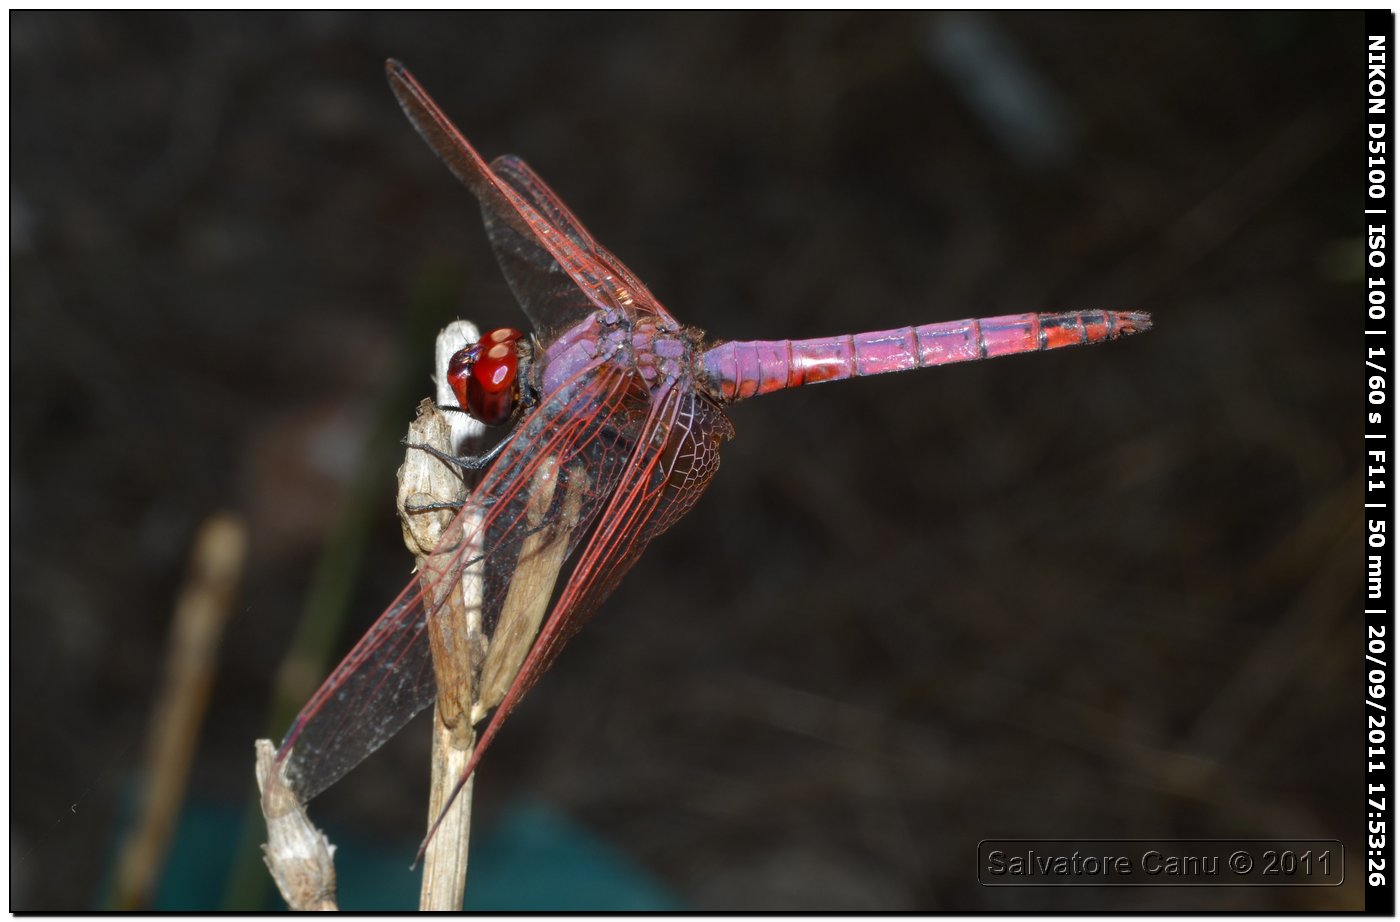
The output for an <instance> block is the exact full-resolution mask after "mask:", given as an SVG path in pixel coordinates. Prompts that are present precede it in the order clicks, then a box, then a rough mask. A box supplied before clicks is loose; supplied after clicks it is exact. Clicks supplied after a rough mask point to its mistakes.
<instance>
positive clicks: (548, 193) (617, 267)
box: [487, 154, 671, 318]
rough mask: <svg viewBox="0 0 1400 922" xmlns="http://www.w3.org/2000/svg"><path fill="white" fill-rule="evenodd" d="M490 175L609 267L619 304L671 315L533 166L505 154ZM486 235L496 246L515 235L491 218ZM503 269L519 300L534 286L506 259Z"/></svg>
mask: <svg viewBox="0 0 1400 922" xmlns="http://www.w3.org/2000/svg"><path fill="white" fill-rule="evenodd" d="M491 171H492V172H493V173H495V174H496V176H497V177H498V178H499V179H501V180H502V181H503V182H505V183H506V184H507V185H509V186H510V187H511V188H512V189H514V190H515V191H516V192H518V193H520V195H521V196H522V197H523V198H524V199H525V200H526V201H528V202H529V203H530V204H531V205H532V206H534V209H535V210H536V211H537V212H539V213H540V214H541V215H543V216H544V217H545V219H546V220H548V221H549V223H550V224H552V225H554V226H555V227H556V228H558V229H559V230H560V231H561V232H562V233H563V234H564V235H565V236H566V237H568V238H569V240H570V241H572V242H573V243H574V244H575V245H576V246H578V247H579V248H580V249H583V250H585V251H587V252H588V253H590V254H591V255H592V256H593V257H594V258H595V259H596V260H597V261H598V262H600V263H602V264H603V265H604V266H606V267H607V268H608V270H609V272H610V274H611V277H612V281H613V282H614V283H615V291H614V294H615V296H616V297H617V299H618V300H619V301H622V302H624V303H628V304H631V305H632V306H633V307H634V308H636V309H638V310H641V311H642V312H644V313H649V314H659V315H661V316H663V317H668V318H669V317H670V316H671V315H670V314H669V313H668V312H667V311H666V310H665V308H663V307H662V306H661V305H660V304H659V303H658V302H657V301H656V299H655V298H654V297H653V296H652V294H651V292H650V291H648V290H647V287H646V286H645V285H643V284H642V282H641V280H640V279H638V278H637V276H636V275H634V274H633V273H632V270H630V269H628V268H627V266H625V265H624V264H623V262H622V260H620V259H618V258H617V257H616V256H614V255H613V254H612V253H611V252H609V251H608V250H607V249H606V248H605V247H604V246H603V245H602V244H601V243H599V242H598V240H597V238H596V237H594V236H593V235H592V234H590V233H589V232H588V229H587V228H586V227H584V226H583V222H582V221H580V220H579V219H578V218H577V217H576V216H575V215H574V213H573V211H571V210H570V209H569V206H568V205H565V204H564V202H563V200H562V199H560V198H559V196H558V195H557V194H555V192H554V190H553V189H551V188H550V187H549V185H548V184H547V183H546V182H545V181H544V180H543V179H541V178H540V175H539V174H538V173H536V172H535V171H534V170H532V169H530V165H529V164H527V163H526V162H525V161H524V160H521V159H520V158H519V157H517V156H515V155H514V154H504V155H502V156H500V157H497V158H496V159H495V160H492V161H491ZM487 233H488V235H489V236H490V237H491V240H492V243H493V244H495V242H496V239H497V236H498V235H500V236H502V237H503V238H504V239H505V240H506V241H509V237H510V235H511V234H513V233H514V231H513V229H511V228H509V227H508V226H506V227H497V228H493V227H492V226H491V222H490V220H489V218H488V221H487ZM502 249H505V250H506V255H510V254H511V253H512V252H513V248H512V247H510V246H507V247H504V248H502V247H499V246H498V247H497V257H498V259H500V256H501V250H502ZM500 261H501V266H502V268H503V269H505V270H506V277H507V278H509V279H510V280H511V287H512V288H513V289H515V290H516V294H517V296H518V297H519V296H521V292H520V288H522V287H528V286H529V285H530V284H531V282H530V280H529V279H528V278H527V277H520V278H519V280H518V281H517V278H516V276H515V275H513V274H512V267H509V266H507V264H506V261H505V260H504V259H502V260H500Z"/></svg>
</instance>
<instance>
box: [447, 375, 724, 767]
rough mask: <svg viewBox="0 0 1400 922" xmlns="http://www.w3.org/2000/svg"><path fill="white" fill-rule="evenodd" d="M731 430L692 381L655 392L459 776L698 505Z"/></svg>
mask: <svg viewBox="0 0 1400 922" xmlns="http://www.w3.org/2000/svg"><path fill="white" fill-rule="evenodd" d="M733 434H734V429H733V426H732V425H731V424H730V422H729V418H728V417H727V416H726V415H725V414H724V410H723V409H721V408H720V406H719V405H718V404H717V403H715V402H714V401H712V400H711V399H710V398H708V397H706V396H704V395H701V394H697V393H696V392H695V391H694V390H693V389H691V388H690V387H679V386H674V385H673V386H672V387H670V388H669V389H667V390H666V391H665V392H664V393H663V394H659V395H658V396H657V399H656V401H655V405H654V408H653V410H652V412H651V414H650V415H649V416H648V418H647V420H646V423H645V425H644V426H643V427H642V429H641V432H640V434H639V436H638V439H637V443H636V448H635V450H634V451H633V453H632V456H631V458H630V459H629V460H628V463H627V467H626V470H625V471H624V472H623V474H622V477H621V479H620V480H619V481H618V483H617V486H616V489H615V490H614V492H613V495H612V499H611V500H610V501H609V503H608V505H607V508H606V509H604V510H603V513H602V515H600V516H599V518H598V523H597V526H596V527H595V528H594V530H593V534H592V535H591V537H590V538H589V541H588V544H587V545H586V547H585V548H584V550H583V551H582V552H581V553H580V555H579V559H578V562H577V563H576V564H575V565H574V568H573V571H572V573H571V574H570V576H569V579H568V582H566V583H565V585H564V588H563V589H562V590H561V592H560V595H559V598H558V600H557V601H556V602H555V603H554V606H553V608H552V609H551V610H550V613H549V618H548V620H546V621H545V623H544V626H543V627H542V628H541V629H540V631H539V634H538V636H537V637H536V638H535V640H534V643H533V645H532V646H531V647H530V650H529V653H528V655H527V656H526V657H525V659H524V662H523V663H522V665H521V666H520V668H519V669H518V670H517V671H516V673H515V674H514V675H513V676H512V679H511V683H510V686H509V688H508V689H507V690H506V692H505V694H504V696H503V697H502V699H501V701H500V705H499V707H497V709H496V712H495V713H494V714H493V715H491V721H490V723H489V724H488V725H487V727H486V729H485V731H484V732H483V733H482V734H481V736H480V738H479V739H478V741H477V744H476V751H475V752H474V753H473V754H472V759H471V762H470V764H469V765H468V766H467V769H466V771H465V772H464V774H463V776H462V779H461V780H462V781H465V780H466V777H467V776H469V775H470V774H471V773H472V771H474V770H475V768H476V763H477V762H478V760H480V758H481V756H482V754H483V753H484V752H485V751H486V748H487V746H489V745H490V743H491V740H492V738H493V737H494V736H495V735H496V732H497V730H498V729H499V728H500V726H501V724H502V722H504V720H505V719H506V717H507V716H509V714H510V712H511V710H512V709H513V708H514V707H515V706H516V704H518V703H519V702H520V699H521V698H522V697H523V696H524V695H525V693H526V692H527V691H529V690H530V688H531V687H532V686H533V685H534V684H535V682H536V681H537V680H538V679H539V677H540V676H541V675H542V674H543V673H544V671H545V670H546V669H548V668H549V666H550V664H552V663H553V662H554V658H555V657H556V656H558V655H559V652H560V651H561V650H562V649H563V648H564V645H565V644H566V643H567V642H568V641H569V640H570V638H572V637H573V636H574V634H576V633H577V632H578V631H579V629H580V628H582V627H583V625H584V624H585V623H587V621H588V619H589V618H590V617H592V615H593V614H594V613H595V612H596V611H597V609H598V606H599V605H601V604H602V603H603V601H604V600H605V599H606V598H607V597H608V596H609V595H611V594H612V592H613V590H614V589H616V588H617V585H618V583H619V582H620V581H621V580H622V578H623V576H625V575H626V573H627V571H628V570H630V569H631V567H632V565H633V564H634V563H636V562H637V559H638V558H639V557H640V556H641V554H642V552H643V551H644V550H645V549H646V547H647V545H648V544H649V543H650V542H651V540H652V539H653V538H655V537H657V536H658V535H660V534H661V533H662V532H664V531H666V530H667V529H668V528H670V527H671V526H672V525H674V524H675V523H676V522H677V521H678V520H679V519H680V518H681V516H683V515H685V513H686V512H688V511H689V510H690V508H691V507H692V506H693V505H695V501H696V500H697V499H699V498H700V494H701V493H703V492H704V491H705V487H706V486H708V485H709V483H710V479H711V478H712V477H714V474H715V471H717V470H718V469H719V446H720V443H721V442H723V441H724V440H725V439H728V438H730V437H731V436H732V435H733ZM459 788H460V784H459Z"/></svg>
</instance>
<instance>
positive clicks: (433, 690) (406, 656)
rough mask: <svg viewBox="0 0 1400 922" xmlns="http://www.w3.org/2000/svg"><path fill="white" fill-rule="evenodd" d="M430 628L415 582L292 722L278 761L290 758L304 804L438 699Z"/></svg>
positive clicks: (290, 776)
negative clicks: (428, 628) (426, 632)
mask: <svg viewBox="0 0 1400 922" xmlns="http://www.w3.org/2000/svg"><path fill="white" fill-rule="evenodd" d="M426 626H427V616H426V612H425V611H424V606H423V590H422V589H421V587H420V585H419V582H418V580H416V579H415V580H414V581H413V582H411V583H409V584H408V585H407V586H405V587H404V590H403V592H400V593H399V596H398V598H397V599H395V600H394V601H393V603H392V604H390V606H389V608H388V609H387V610H386V611H385V612H384V614H382V615H380V616H379V620H377V621H375V622H374V626H373V627H371V628H370V629H369V631H368V632H367V633H366V634H365V635H364V637H362V638H360V642H359V643H357V644H355V648H354V649H353V650H351V651H350V653H349V654H348V655H347V656H346V657H345V659H344V660H342V661H341V663H340V665H339V666H337V667H336V668H335V671H334V672H332V673H331V674H330V676H328V677H327V678H326V681H325V682H323V683H321V687H320V688H319V689H318V690H317V691H316V694H315V695H313V696H312V698H311V700H310V701H308V702H307V703H306V706H305V707H303V708H302V710H301V713H300V714H298V715H297V717H296V720H294V721H293V722H292V726H291V729H290V730H288V731H287V736H286V737H285V738H284V739H283V741H282V746H281V748H280V749H279V750H278V758H279V760H280V759H286V760H288V761H287V778H288V781H289V782H290V784H291V787H292V790H293V791H295V792H296V793H297V796H298V797H299V798H300V799H301V800H302V801H303V802H305V801H308V800H310V799H311V798H312V797H315V796H316V795H317V794H319V793H321V792H322V791H324V790H325V789H326V788H328V787H330V786H331V784H333V783H334V782H336V781H338V780H339V779H340V777H341V776H342V775H344V774H345V773H346V772H348V771H349V770H350V769H352V768H354V767H355V766H356V765H358V764H360V762H361V761H362V760H363V759H364V758H365V756H367V755H369V754H370V753H371V752H373V751H374V750H376V749H378V748H379V747H380V746H381V745H383V744H384V743H385V741H387V740H388V739H389V738H390V737H392V736H393V735H394V734H395V733H397V732H398V731H399V730H400V729H401V728H402V727H403V725H404V724H406V723H408V722H409V720H411V719H412V718H413V715H415V714H417V713H418V712H419V711H421V710H423V709H424V708H425V707H427V706H428V705H430V704H432V703H433V698H434V697H435V696H436V695H437V683H436V682H435V681H434V678H433V662H432V657H431V656H430V655H429V652H430V651H429V649H428V642H427V636H426V634H425V632H424V628H425V627H426ZM293 744H295V748H293ZM289 756H290V758H289Z"/></svg>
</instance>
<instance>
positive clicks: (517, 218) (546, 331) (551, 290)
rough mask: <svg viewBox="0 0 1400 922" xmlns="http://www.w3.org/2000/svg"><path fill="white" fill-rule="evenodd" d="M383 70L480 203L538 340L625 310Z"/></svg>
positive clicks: (458, 135)
mask: <svg viewBox="0 0 1400 922" xmlns="http://www.w3.org/2000/svg"><path fill="white" fill-rule="evenodd" d="M385 70H386V73H387V74H388V77H389V86H390V88H391V89H393V91H394V95H395V96H396V97H397V98H398V101H399V105H400V106H401V107H402V108H403V111H404V114H405V115H407V116H408V120H409V121H410V122H412V123H413V127H414V128H416V129H417V131H418V134H419V135H420V136H421V137H422V138H423V140H424V141H426V142H428V146H429V147H431V148H432V149H433V151H434V152H435V153H436V154H437V155H438V157H439V158H440V159H441V160H442V162H443V163H445V164H447V168H448V169H450V170H451V171H452V172H453V173H454V174H455V175H456V177H457V178H458V179H460V180H461V181H462V183H463V184H464V185H465V186H466V187H467V188H468V189H469V190H471V193H472V195H474V196H476V199H477V201H478V202H480V203H481V211H482V215H483V217H484V218H485V221H486V227H487V233H488V235H489V236H490V238H491V244H492V246H493V247H494V248H495V251H496V258H497V260H498V261H499V262H500V263H501V267H502V269H504V270H505V273H506V278H507V280H508V281H509V282H510V286H511V289H512V291H513V292H514V293H515V296H516V299H517V300H518V301H519V302H520V306H521V308H523V309H524V311H525V313H526V315H528V316H529V318H530V323H531V324H532V325H533V326H534V328H535V333H536V335H537V336H539V337H540V339H541V340H542V341H544V342H546V343H549V342H553V341H554V340H555V339H556V338H557V337H558V336H559V335H560V334H561V333H563V332H564V331H565V330H566V329H568V328H570V327H572V326H574V325H575V324H577V323H578V322H579V321H580V320H583V319H584V318H585V317H587V316H588V315H589V314H591V313H593V312H595V311H597V310H599V309H600V308H601V309H605V310H606V309H609V308H617V307H623V306H627V304H628V303H630V302H629V301H627V300H626V298H628V297H630V294H629V292H628V291H626V290H625V289H624V290H623V291H622V292H621V296H619V291H618V287H619V286H618V285H617V284H616V283H615V281H613V277H614V276H615V275H616V273H615V272H614V270H613V269H612V267H611V266H608V265H606V264H604V263H602V262H600V261H599V260H598V259H597V257H596V256H595V255H594V254H593V253H592V252H590V251H589V249H588V248H587V247H585V246H582V245H580V243H579V242H578V241H577V240H575V239H574V237H572V236H571V235H570V234H569V233H568V232H567V231H566V230H565V229H561V228H558V227H556V226H555V225H554V224H553V223H552V222H551V219H550V216H548V215H546V214H542V213H541V211H540V210H539V209H538V208H537V207H536V206H535V205H534V204H533V203H532V202H531V201H529V200H528V199H527V198H526V197H525V196H524V195H522V194H521V193H520V192H519V191H518V190H516V189H514V188H512V187H511V186H510V185H509V184H508V183H506V182H503V181H502V180H501V178H500V177H498V176H497V175H496V174H495V173H493V172H492V171H491V168H490V167H489V166H487V165H486V161H485V160H483V159H482V158H481V155H480V154H478V153H477V152H476V149H475V148H473V147H472V146H471V144H470V143H469V142H468V141H467V139H466V138H465V137H464V136H463V135H462V132H461V131H459V130H458V129H457V126H456V125H454V124H452V120H451V119H449V118H448V117H447V115H446V114H445V113H444V112H443V111H442V109H440V108H439V107H438V105H437V103H435V102H433V100H432V97H430V96H429V95H428V93H427V91H426V90H424V89H423V87H422V86H420V85H419V84H418V81H417V80H415V79H413V75H412V74H410V73H409V72H408V71H407V70H406V69H405V68H404V66H403V65H402V64H400V63H399V62H397V61H392V60H391V61H389V62H388V63H387V64H386V66H385ZM532 175H533V174H532ZM541 185H542V184H541ZM549 195H550V196H551V197H553V193H549ZM554 201H555V203H557V202H558V200H557V198H556V199H554ZM560 207H562V206H560ZM562 213H563V214H564V215H565V216H566V217H567V218H568V219H569V220H570V221H571V222H572V227H571V228H570V229H573V228H576V227H577V225H578V222H577V220H576V219H574V218H573V216H572V215H570V214H568V209H564V211H563V212H562ZM585 233H586V232H585ZM590 239H591V238H590Z"/></svg>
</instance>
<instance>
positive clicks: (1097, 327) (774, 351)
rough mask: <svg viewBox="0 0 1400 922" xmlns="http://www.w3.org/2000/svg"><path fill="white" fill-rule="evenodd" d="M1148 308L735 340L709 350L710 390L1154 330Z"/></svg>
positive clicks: (755, 389) (735, 390) (729, 391)
mask: <svg viewBox="0 0 1400 922" xmlns="http://www.w3.org/2000/svg"><path fill="white" fill-rule="evenodd" d="M1151 326H1152V322H1151V320H1150V319H1149V318H1148V316H1147V315H1146V314H1141V313H1129V312H1117V311H1073V312H1070V313H1064V314H1011V315H1008V316H1005V317H986V318H983V319H980V320H954V321H952V322H950V323H930V324H925V325H923V326H918V327H902V328H900V329H898V330H881V331H879V332H875V333H856V334H854V335H848V336H831V337H826V338H823V339H798V340H788V339H784V340H776V341H772V342H764V341H757V342H728V343H721V344H720V345H718V346H714V347H712V348H710V349H708V350H706V351H705V353H704V355H703V356H702V357H701V360H700V368H699V372H700V375H701V378H702V381H703V384H704V387H705V389H706V390H708V391H709V392H710V394H711V396H713V397H717V398H719V399H720V400H726V401H734V400H743V399H745V398H747V397H753V396H755V395H757V394H767V393H769V392H770V391H779V390H783V389H785V388H789V387H801V386H802V385H804V384H816V383H818V382H820V381H838V380H840V379H842V378H855V377H860V376H862V375H882V374H885V373H887V372H892V371H908V370H910V369H913V368H928V367H929V366H932V365H947V364H950V363H952V362H970V361H973V360H975V359H987V358H994V357H996V356H998V355H1013V354H1015V353H1017V352H1039V351H1042V350H1045V349H1058V348H1060V347H1061V346H1073V345H1078V344H1080V343H1097V342H1103V341H1105V340H1109V339H1115V338H1117V337H1119V336H1126V335H1128V334H1129V333H1138V332H1141V331H1143V330H1146V329H1149V328H1150V327H1151Z"/></svg>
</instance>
